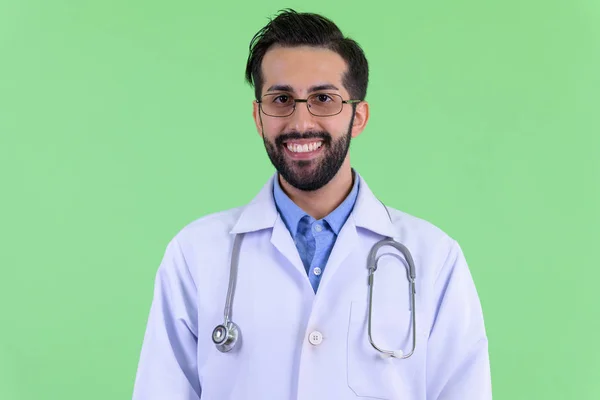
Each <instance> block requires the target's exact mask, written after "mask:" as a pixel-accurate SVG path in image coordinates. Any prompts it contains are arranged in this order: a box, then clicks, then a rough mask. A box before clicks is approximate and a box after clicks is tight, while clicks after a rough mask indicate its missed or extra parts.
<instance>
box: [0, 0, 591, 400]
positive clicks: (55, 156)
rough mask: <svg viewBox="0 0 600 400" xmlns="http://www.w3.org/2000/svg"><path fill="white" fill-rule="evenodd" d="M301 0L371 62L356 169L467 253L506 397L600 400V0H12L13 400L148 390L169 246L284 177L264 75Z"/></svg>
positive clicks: (7, 365)
mask: <svg viewBox="0 0 600 400" xmlns="http://www.w3.org/2000/svg"><path fill="white" fill-rule="evenodd" d="M284 7H293V8H295V9H297V10H299V11H314V12H319V13H323V14H325V15H326V16H328V17H331V18H332V19H333V20H334V21H335V22H336V23H337V24H338V25H339V26H340V28H341V29H342V30H343V31H344V32H345V33H346V34H348V35H350V36H351V37H352V38H354V39H356V40H358V41H359V43H360V44H361V45H362V46H363V48H364V49H365V52H366V54H367V57H368V59H369V62H370V67H371V80H370V86H369V90H368V94H367V100H368V101H369V102H370V104H371V120H370V122H369V125H368V127H367V128H366V130H365V132H364V133H363V134H362V135H361V136H360V137H359V138H357V139H356V140H355V141H354V142H353V146H352V162H353V165H354V167H355V168H357V169H358V170H359V172H360V173H361V174H362V175H363V176H364V177H365V178H366V179H367V181H368V182H369V184H370V186H371V188H372V189H373V190H374V192H375V193H376V194H377V195H378V196H379V197H380V198H381V199H382V200H383V201H385V202H386V203H388V204H389V205H391V206H393V207H396V208H399V209H401V210H404V211H406V212H408V213H411V214H413V215H416V216H418V217H421V218H424V219H426V220H428V221H430V222H432V223H434V224H436V225H437V226H439V227H440V228H442V229H443V230H445V231H446V232H447V233H448V234H450V235H451V236H453V237H454V238H456V239H457V240H458V242H459V243H460V244H461V246H462V248H463V250H464V251H465V255H466V257H467V260H468V262H469V265H470V267H471V270H472V272H473V276H474V278H475V281H476V284H477V288H478V291H479V293H480V297H481V302H482V305H483V308H484V313H485V318H486V326H487V329H488V333H489V340H490V357H491V367H492V379H493V388H494V398H495V399H500V400H504V399H506V400H532V399H544V400H549V399H578V400H593V399H600V344H599V343H600V335H599V333H598V330H599V328H600V322H599V321H600V310H599V308H600V307H599V306H600V300H599V295H598V280H599V278H600V272H599V268H598V256H597V249H598V247H599V245H600V244H599V241H600V206H599V204H600V161H599V160H600V117H599V114H600V110H599V104H600V101H599V93H600V73H599V72H600V3H599V2H598V1H597V0H569V1H567V0H563V1H541V0H535V1H531V0H530V1H522V0H503V1H476V0H456V1H439V0H438V1H427V2H392V1H389V0H385V1H381V0H380V1H368V2H350V1H339V2H329V1H328V2H323V1H321V0H303V1H291V2H288V3H283V2H281V1H275V0H270V1H264V0H261V1H258V2H257V1H255V2H239V3H238V4H235V3H230V2H199V1H182V0H171V1H169V2H167V1H163V2H159V1H149V0H145V1H140V0H134V1H116V0H110V1H107V0H94V1H65V0H54V1H41V0H39V1H17V0H15V1H6V0H0V178H1V179H0V227H1V231H0V234H1V236H0V246H1V247H0V273H1V274H0V399H2V400H33V399H36V400H37V399H61V400H65V399H69V400H70V399H86V400H96V399H98V400H99V399H102V400H105V399H127V398H131V392H132V386H133V380H134V377H135V372H136V368H137V361H138V356H139V351H140V347H141V343H142V338H143V333H144V329H145V323H146V318H147V314H148V310H149V306H150V301H151V296H152V290H153V288H152V285H153V280H154V275H155V273H156V269H157V267H158V264H159V262H160V259H161V257H162V255H163V252H164V250H165V247H166V244H167V243H168V241H169V240H170V239H171V238H172V237H173V236H174V235H175V234H176V233H177V232H178V231H179V229H181V228H182V227H183V226H184V225H185V224H187V223H189V222H191V221H192V220H194V219H196V218H199V217H201V216H203V215H205V214H207V213H210V212H215V211H219V210H223V209H226V208H229V207H235V206H239V205H242V204H244V203H246V202H247V201H249V200H250V199H251V198H252V197H253V196H254V195H255V194H256V193H257V191H258V190H259V189H260V188H261V187H262V185H263V184H264V183H265V181H266V180H267V179H268V177H269V176H270V174H271V173H272V172H273V168H272V166H271V164H270V162H269V160H268V158H267V156H266V153H265V151H264V146H263V144H262V142H261V140H260V138H259V136H258V135H257V133H256V131H255V127H254V125H253V121H252V117H251V112H252V107H251V101H252V100H253V92H252V89H251V88H250V87H249V86H248V85H246V84H245V83H244V82H243V72H244V67H245V62H246V58H247V51H248V44H249V41H250V39H251V37H252V36H253V35H254V33H255V32H256V31H257V30H258V29H260V28H261V27H262V26H263V25H264V24H265V23H266V22H267V18H268V17H269V16H272V15H273V14H274V13H275V12H277V10H279V9H281V8H284Z"/></svg>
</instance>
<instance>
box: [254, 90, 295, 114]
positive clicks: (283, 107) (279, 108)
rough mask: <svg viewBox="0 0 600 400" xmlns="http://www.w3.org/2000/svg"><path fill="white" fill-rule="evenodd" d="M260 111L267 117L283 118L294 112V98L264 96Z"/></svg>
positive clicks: (281, 95)
mask: <svg viewBox="0 0 600 400" xmlns="http://www.w3.org/2000/svg"><path fill="white" fill-rule="evenodd" d="M262 110H263V112H264V113H265V114H267V115H272V116H274V117H285V116H287V115H290V114H291V113H292V112H293V111H294V98H293V97H291V96H288V95H286V94H267V95H264V96H263V99H262Z"/></svg>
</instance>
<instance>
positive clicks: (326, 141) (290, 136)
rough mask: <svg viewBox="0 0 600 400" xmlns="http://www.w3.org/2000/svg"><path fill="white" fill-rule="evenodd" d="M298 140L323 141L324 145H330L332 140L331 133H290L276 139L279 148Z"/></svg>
mask: <svg viewBox="0 0 600 400" xmlns="http://www.w3.org/2000/svg"><path fill="white" fill-rule="evenodd" d="M298 139H321V140H322V141H323V144H330V143H331V140H332V138H331V135H330V134H329V132H325V131H309V132H304V133H300V132H298V131H292V132H288V133H282V134H281V135H279V136H277V138H276V139H275V144H276V145H277V146H283V144H284V142H286V141H288V140H298Z"/></svg>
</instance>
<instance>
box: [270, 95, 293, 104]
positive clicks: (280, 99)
mask: <svg viewBox="0 0 600 400" xmlns="http://www.w3.org/2000/svg"><path fill="white" fill-rule="evenodd" d="M290 102H291V98H290V96H288V95H285V94H280V95H279V96H274V97H273V103H277V104H288V103H290Z"/></svg>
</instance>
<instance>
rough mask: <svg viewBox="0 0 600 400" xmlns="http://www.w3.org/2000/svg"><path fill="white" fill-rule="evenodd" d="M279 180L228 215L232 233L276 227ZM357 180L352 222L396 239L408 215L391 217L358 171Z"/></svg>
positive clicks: (268, 184)
mask: <svg viewBox="0 0 600 400" xmlns="http://www.w3.org/2000/svg"><path fill="white" fill-rule="evenodd" d="M276 180H277V173H274V174H272V175H271V177H270V178H269V180H268V181H267V182H266V183H265V184H264V185H263V187H262V189H261V190H260V191H259V192H258V194H257V195H256V196H255V197H254V198H253V199H252V200H251V201H250V202H249V203H248V204H246V205H245V206H242V207H238V208H237V209H236V210H235V212H232V213H231V214H228V218H230V219H228V221H229V222H230V223H231V229H230V231H229V232H230V233H231V234H238V233H248V232H257V231H260V230H262V229H272V228H273V227H274V226H275V224H276V222H277V220H278V219H279V218H280V214H279V213H278V212H277V207H276V206H275V201H274V196H273V188H274V182H275V181H276ZM355 180H359V181H360V190H358V195H357V197H356V204H354V207H353V209H352V212H351V214H350V216H349V219H353V222H354V224H355V226H356V227H359V228H364V229H368V230H370V231H371V232H374V233H376V234H379V235H382V236H387V237H394V236H395V235H396V234H397V231H396V228H395V226H394V225H395V224H402V219H403V218H404V216H405V214H404V213H402V212H399V211H397V212H396V213H394V215H393V218H392V216H390V214H389V212H388V210H387V209H386V207H385V206H384V205H383V203H381V202H380V201H379V199H378V198H377V197H375V195H374V194H373V192H372V191H371V189H370V188H369V185H368V184H367V182H366V181H365V179H364V178H362V177H361V176H360V174H359V173H357V172H355ZM392 220H393V221H392Z"/></svg>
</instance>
